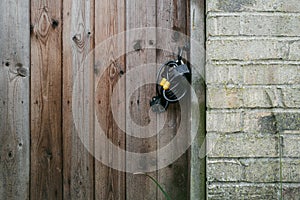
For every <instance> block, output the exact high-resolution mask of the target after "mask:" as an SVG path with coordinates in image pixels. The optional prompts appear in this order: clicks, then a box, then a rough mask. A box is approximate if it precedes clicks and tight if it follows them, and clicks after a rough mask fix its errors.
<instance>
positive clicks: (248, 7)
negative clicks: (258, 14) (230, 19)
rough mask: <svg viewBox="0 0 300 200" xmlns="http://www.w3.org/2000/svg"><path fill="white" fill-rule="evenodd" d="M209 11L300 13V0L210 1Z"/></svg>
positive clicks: (208, 4)
mask: <svg viewBox="0 0 300 200" xmlns="http://www.w3.org/2000/svg"><path fill="white" fill-rule="evenodd" d="M207 11H208V12H209V11H222V12H239V11H271V12H273V11H278V12H300V4H299V1H298V0H209V1H207Z"/></svg>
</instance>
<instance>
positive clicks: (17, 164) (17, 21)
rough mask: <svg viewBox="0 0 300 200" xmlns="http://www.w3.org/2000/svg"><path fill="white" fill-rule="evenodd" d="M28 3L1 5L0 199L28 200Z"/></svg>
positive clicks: (19, 2)
mask: <svg viewBox="0 0 300 200" xmlns="http://www.w3.org/2000/svg"><path fill="white" fill-rule="evenodd" d="M29 22H30V21H29V1H28V0H17V1H9V0H3V1H1V2H0V26H1V31H0V40H1V45H0V60H1V65H0V199H29V158H30V150H29V149H30V138H29V134H30V132H29V131H30V130H29V125H30V124H29V75H30V72H29V69H30V62H29V61H30V58H29V55H30V44H29V39H30V32H29Z"/></svg>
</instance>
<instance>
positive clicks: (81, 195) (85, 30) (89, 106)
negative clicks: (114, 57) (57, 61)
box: [62, 0, 94, 199]
mask: <svg viewBox="0 0 300 200" xmlns="http://www.w3.org/2000/svg"><path fill="white" fill-rule="evenodd" d="M63 11H64V12H63V19H64V27H63V85H62V87H63V104H62V105H63V152H64V160H63V176H64V177H63V185H64V194H63V196H64V199H93V198H94V161H93V156H92V155H90V154H89V152H88V150H87V149H86V147H85V146H84V144H83V143H82V141H81V139H80V137H79V135H78V134H80V133H79V132H78V131H79V130H80V131H83V132H84V134H85V135H82V138H84V139H86V140H87V141H89V142H86V144H88V145H89V146H93V126H92V125H93V123H92V122H93V105H94V104H93V95H92V92H93V87H92V85H93V66H92V65H93V56H88V54H89V52H90V51H91V50H92V49H93V45H94V40H93V39H94V1H93V0H73V1H72V0H66V1H63ZM82 68H83V69H82ZM79 70H83V71H82V73H79ZM77 73H78V74H77ZM76 75H78V76H77V78H78V80H79V81H80V84H81V85H82V86H83V88H84V89H83V90H82V93H81V94H79V98H81V101H79V102H80V104H78V102H74V103H75V104H76V105H77V106H78V107H75V108H73V109H77V108H83V109H82V110H83V112H82V113H81V115H80V118H81V121H82V122H84V123H82V124H79V125H77V126H78V127H75V124H74V120H73V115H72V103H73V102H72V101H73V99H72V91H73V83H74V79H75V77H76ZM76 100H77V98H76ZM90 148H91V149H92V148H93V147H90Z"/></svg>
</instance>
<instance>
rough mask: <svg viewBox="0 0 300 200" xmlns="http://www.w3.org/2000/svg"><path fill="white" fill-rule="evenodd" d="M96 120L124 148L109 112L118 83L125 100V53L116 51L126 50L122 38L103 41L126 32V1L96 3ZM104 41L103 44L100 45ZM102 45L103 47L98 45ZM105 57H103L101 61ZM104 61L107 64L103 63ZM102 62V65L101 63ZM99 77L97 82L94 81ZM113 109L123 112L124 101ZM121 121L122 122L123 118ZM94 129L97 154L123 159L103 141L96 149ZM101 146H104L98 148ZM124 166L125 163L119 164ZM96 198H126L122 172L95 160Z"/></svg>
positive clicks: (119, 95) (120, 160) (112, 140)
mask: <svg viewBox="0 0 300 200" xmlns="http://www.w3.org/2000/svg"><path fill="white" fill-rule="evenodd" d="M95 10H96V12H95V47H96V48H95V81H96V82H95V91H96V94H95V102H96V109H95V112H96V116H97V119H95V123H99V124H100V126H101V128H102V129H103V130H104V131H105V133H106V137H107V139H108V140H110V141H111V142H112V143H113V144H114V145H115V146H118V147H119V148H121V149H125V133H124V132H123V131H122V130H121V129H120V128H119V127H118V125H117V124H116V122H115V118H114V117H113V114H112V107H111V103H112V100H113V99H112V94H113V91H114V89H115V87H116V84H119V85H120V87H119V92H118V93H116V96H115V98H117V99H118V100H117V101H122V102H124V101H125V80H124V79H121V77H122V75H123V74H124V73H125V70H126V68H125V56H123V55H121V56H120V57H119V55H118V54H119V53H118V52H122V51H123V52H124V51H125V38H123V37H122V36H120V37H119V40H111V41H110V42H105V41H107V39H109V38H111V37H113V36H114V35H116V34H118V33H121V32H123V31H125V1H123V0H99V1H96V2H95ZM103 43H105V44H106V45H105V46H103ZM99 46H102V48H99ZM101 58H104V59H105V60H101ZM104 63H107V66H106V64H104ZM101 64H103V65H101ZM98 80H99V82H97V81H98ZM113 109H115V111H117V112H118V113H123V115H124V113H125V106H124V104H122V103H121V104H116V105H114V107H113ZM120 120H123V122H122V123H123V124H124V123H125V119H123V118H121V119H120ZM98 131H99V130H97V129H96V130H95V143H96V144H95V151H96V154H103V153H105V155H103V156H102V159H107V160H110V161H112V159H113V160H114V161H115V162H117V163H120V162H124V157H125V155H123V154H122V153H118V152H113V151H112V149H111V148H109V147H108V141H101V142H103V143H105V152H98V151H99V148H98V147H99V143H98V142H97V141H98V139H97V134H98ZM101 149H103V147H102V148H101ZM120 164H121V165H123V166H124V163H123V164H122V163H120ZM95 197H96V199H107V200H110V199H116V200H122V199H125V198H126V197H125V173H124V172H122V171H117V170H115V169H112V168H110V167H107V166H105V165H104V164H102V163H101V162H100V161H98V160H96V161H95Z"/></svg>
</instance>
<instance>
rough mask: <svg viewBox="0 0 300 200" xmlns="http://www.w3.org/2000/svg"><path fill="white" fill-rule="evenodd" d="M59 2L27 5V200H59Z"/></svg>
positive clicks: (34, 2)
mask: <svg viewBox="0 0 300 200" xmlns="http://www.w3.org/2000/svg"><path fill="white" fill-rule="evenodd" d="M61 10H62V5H61V1H48V0H45V1H40V0H32V1H31V24H32V33H31V67H32V70H31V144H32V145H31V194H30V196H31V199H62V188H63V185H62V130H61V125H62V123H61V122H62V119H61V100H62V99H61V92H62V91H61V84H62V82H61V79H62V76H61V75H62V69H61V65H62V59H61V50H62V44H61V28H62V27H61V25H62V20H61V18H62V17H61Z"/></svg>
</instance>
